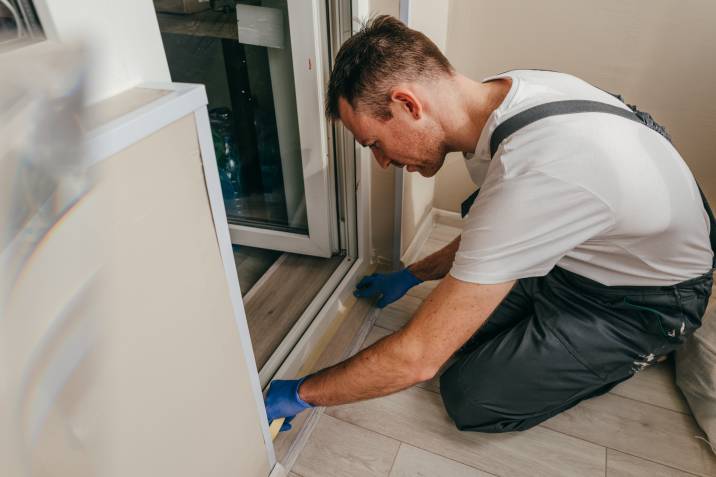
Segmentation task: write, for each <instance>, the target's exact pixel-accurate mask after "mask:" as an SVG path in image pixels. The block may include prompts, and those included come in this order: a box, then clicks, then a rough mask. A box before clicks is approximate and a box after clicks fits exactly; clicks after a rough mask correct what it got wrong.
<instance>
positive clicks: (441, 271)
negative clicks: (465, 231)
mask: <svg viewBox="0 0 716 477" xmlns="http://www.w3.org/2000/svg"><path fill="white" fill-rule="evenodd" d="M459 247H460V236H459V235H458V236H457V238H455V240H453V241H452V242H450V243H449V244H447V245H446V246H444V247H443V248H441V249H440V250H438V251H437V252H435V253H433V254H432V255H428V256H427V257H425V258H424V259H422V260H420V261H418V262H415V263H414V264H412V265H410V266H409V267H408V270H410V271H411V272H413V275H415V276H416V277H418V278H419V279H420V280H422V281H426V280H439V279H441V278H443V277H444V276H445V275H447V274H448V272H449V271H450V268H451V267H452V262H453V261H454V260H455V253H456V252H457V249H458V248H459Z"/></svg>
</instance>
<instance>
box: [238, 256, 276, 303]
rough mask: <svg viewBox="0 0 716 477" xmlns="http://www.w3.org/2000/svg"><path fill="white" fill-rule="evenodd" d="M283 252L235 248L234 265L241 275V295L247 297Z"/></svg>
mask: <svg viewBox="0 0 716 477" xmlns="http://www.w3.org/2000/svg"><path fill="white" fill-rule="evenodd" d="M281 253H283V252H278V251H276V250H265V249H262V248H255V247H247V246H244V245H240V246H236V245H235V246H234V264H235V265H236V272H237V273H238V275H239V286H240V288H241V295H242V296H245V295H246V293H248V291H249V290H251V287H253V286H254V284H255V283H256V282H257V281H258V280H259V278H261V275H263V274H264V273H266V270H268V269H269V267H270V266H271V265H272V264H273V263H274V262H275V261H276V259H277V258H278V257H279V256H280V255H281Z"/></svg>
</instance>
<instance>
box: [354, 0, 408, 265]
mask: <svg viewBox="0 0 716 477" xmlns="http://www.w3.org/2000/svg"><path fill="white" fill-rule="evenodd" d="M398 13H399V0H354V2H353V17H354V18H356V19H359V20H363V19H366V18H368V17H369V16H371V15H382V14H388V15H393V16H394V17H398ZM356 28H357V27H356ZM360 154H361V155H362V157H363V159H362V160H363V161H364V163H365V162H370V167H371V173H370V176H371V193H370V216H371V220H370V228H371V250H372V253H371V255H372V257H373V258H375V259H377V260H379V261H381V262H388V263H389V262H390V261H391V260H392V256H393V216H394V211H395V195H394V190H395V187H394V181H395V169H394V168H392V167H390V168H388V169H381V168H380V166H379V165H378V163H377V162H376V161H375V159H373V157H372V156H373V155H372V154H371V152H370V151H369V150H368V149H365V148H362V149H361V151H360Z"/></svg>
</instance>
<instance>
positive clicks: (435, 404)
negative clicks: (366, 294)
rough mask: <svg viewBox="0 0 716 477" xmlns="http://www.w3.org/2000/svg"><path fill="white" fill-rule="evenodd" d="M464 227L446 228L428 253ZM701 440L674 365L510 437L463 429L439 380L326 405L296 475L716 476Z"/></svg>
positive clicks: (715, 462) (381, 323)
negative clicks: (448, 410) (443, 396)
mask: <svg viewBox="0 0 716 477" xmlns="http://www.w3.org/2000/svg"><path fill="white" fill-rule="evenodd" d="M458 233H459V229H457V228H455V227H450V226H446V225H441V224H438V225H437V226H436V227H435V229H434V231H433V233H432V235H431V237H430V239H429V240H428V241H427V242H426V244H425V247H424V248H423V254H427V253H431V252H433V251H434V250H436V249H437V248H440V246H442V245H445V244H447V243H448V242H449V240H450V239H451V238H452V237H454V236H455V235H457V234H458ZM434 287H435V283H424V284H422V285H420V286H418V287H416V288H414V289H412V290H411V291H410V292H409V293H408V295H406V296H405V297H403V298H402V299H401V300H399V301H397V302H395V303H393V304H391V305H390V306H388V307H387V308H385V309H384V310H383V311H382V312H381V313H380V315H379V317H378V319H377V321H376V324H375V326H374V327H373V329H372V330H371V332H370V334H369V335H368V337H367V339H366V342H365V343H364V346H368V345H369V344H371V343H373V342H375V341H376V340H378V339H380V338H381V337H383V336H386V335H388V334H390V333H392V332H393V331H394V330H397V329H399V328H400V327H401V326H402V325H403V324H404V323H406V322H407V321H408V320H409V319H410V316H411V315H412V313H413V312H414V311H415V310H416V309H417V307H418V306H419V305H420V303H421V301H422V300H423V299H424V298H425V297H426V296H427V294H428V293H429V292H430V290H431V289H432V288H434ZM714 305H716V298H712V303H711V306H714ZM696 436H703V432H702V431H701V430H700V429H699V428H698V426H697V425H696V423H695V421H694V420H693V417H692V416H691V413H690V411H689V408H688V406H687V404H686V402H685V400H684V397H683V396H682V394H681V393H680V391H679V390H678V389H677V388H676V385H675V384H674V375H673V365H672V364H671V363H670V362H668V361H667V362H664V363H660V364H658V365H656V366H653V367H651V368H647V369H646V370H644V371H642V372H641V373H639V374H638V375H636V376H635V377H634V378H632V379H630V380H628V381H626V382H624V383H622V384H620V385H619V386H617V387H616V388H614V389H613V390H612V391H611V392H610V393H607V394H605V395H603V396H600V397H597V398H594V399H590V400H587V401H584V402H582V403H580V404H579V405H577V406H575V407H574V408H572V409H570V410H568V411H566V412H564V413H562V414H560V415H558V416H555V417H554V418H552V419H550V420H548V421H546V422H545V423H543V424H542V425H539V426H537V427H535V428H532V429H530V430H528V431H525V432H516V433H507V434H480V433H472V432H460V431H458V430H457V429H456V428H455V426H454V424H453V423H452V421H451V420H450V419H449V417H448V416H447V414H446V412H445V409H444V407H443V405H442V401H441V398H440V394H439V383H438V380H437V379H433V380H431V381H428V382H426V383H421V384H419V385H417V386H415V387H413V388H410V389H407V390H405V391H402V392H399V393H396V394H393V395H390V396H386V397H383V398H378V399H372V400H368V401H364V402H359V403H354V404H349V405H344V406H337V407H333V408H327V409H326V411H325V413H324V414H322V415H321V417H320V419H319V421H318V423H317V425H316V427H315V428H314V430H313V432H312V433H311V436H310V438H309V439H308V441H307V443H306V445H305V447H304V448H303V450H302V451H301V453H300V455H299V457H298V459H297V460H296V463H295V464H294V466H293V468H292V469H291V471H292V473H291V475H293V476H294V477H323V476H331V477H334V476H356V477H358V476H361V477H362V476H390V477H398V476H400V477H407V476H456V477H462V476H465V477H467V476H550V477H551V476H580V477H581V476H585V477H588V476H608V477H615V476H630V477H638V476H693V475H701V476H716V456H714V454H713V453H712V452H711V451H710V450H709V448H708V446H707V445H706V444H705V443H704V442H703V441H702V440H700V439H698V438H697V437H696Z"/></svg>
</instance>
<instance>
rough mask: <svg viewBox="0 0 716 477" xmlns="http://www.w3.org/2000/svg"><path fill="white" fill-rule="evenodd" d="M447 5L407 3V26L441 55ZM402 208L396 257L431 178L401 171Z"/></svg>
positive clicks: (426, 202)
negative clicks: (421, 33) (422, 34)
mask: <svg viewBox="0 0 716 477" xmlns="http://www.w3.org/2000/svg"><path fill="white" fill-rule="evenodd" d="M448 7H449V2H447V1H446V0H445V1H437V2H436V1H434V0H411V1H410V10H409V12H408V25H409V26H410V27H411V28H414V29H416V30H419V31H421V32H423V33H424V34H425V35H427V36H428V37H429V38H430V39H431V40H432V41H433V42H435V44H436V45H437V46H438V47H439V48H440V49H441V50H442V51H443V52H445V47H446V42H447V28H448V10H449V8H448ZM402 173H403V208H402V220H401V235H400V236H401V240H400V253H401V255H402V254H403V253H405V250H406V249H407V248H408V246H409V245H410V243H411V242H412V240H413V239H414V238H415V234H416V232H417V229H418V227H419V225H420V222H422V221H423V220H424V219H425V218H426V217H427V215H428V214H429V213H430V210H431V209H432V208H433V200H434V193H435V178H434V177H430V178H426V177H423V176H421V175H420V174H418V173H417V172H413V173H410V172H407V171H405V170H403V172H402Z"/></svg>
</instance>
